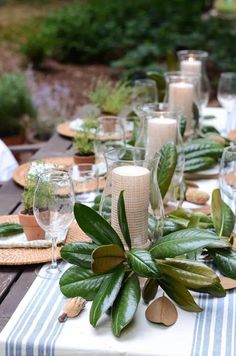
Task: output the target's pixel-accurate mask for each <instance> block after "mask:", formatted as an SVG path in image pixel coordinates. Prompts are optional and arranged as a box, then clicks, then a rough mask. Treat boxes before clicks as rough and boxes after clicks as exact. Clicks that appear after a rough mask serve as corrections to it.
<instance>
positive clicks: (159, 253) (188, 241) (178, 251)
mask: <svg viewBox="0 0 236 356" xmlns="http://www.w3.org/2000/svg"><path fill="white" fill-rule="evenodd" d="M230 246H231V245H230V243H229V242H228V241H225V239H220V238H219V237H218V236H217V235H216V234H215V233H214V232H211V231H207V230H203V229H185V230H179V231H176V232H173V233H171V234H169V235H166V236H164V237H161V238H160V239H159V240H158V242H156V243H155V244H154V245H153V246H152V247H151V249H150V252H151V255H152V256H153V257H154V258H159V259H164V258H168V257H176V256H180V255H183V254H185V253H189V252H192V251H195V250H197V249H199V248H203V247H209V248H229V247H230Z"/></svg>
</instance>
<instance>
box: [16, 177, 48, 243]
mask: <svg viewBox="0 0 236 356" xmlns="http://www.w3.org/2000/svg"><path fill="white" fill-rule="evenodd" d="M35 186H36V178H35V177H28V180H27V185H26V187H25V189H24V192H23V194H22V200H23V206H24V210H22V211H21V212H20V213H19V221H20V224H21V225H22V226H23V230H24V233H25V235H26V238H27V240H29V241H31V240H43V239H44V238H45V232H44V230H43V229H42V228H41V227H40V226H39V225H38V223H37V221H36V219H35V217H34V213H33V197H34V190H35ZM42 194H47V190H46V189H45V191H44V192H43V193H42Z"/></svg>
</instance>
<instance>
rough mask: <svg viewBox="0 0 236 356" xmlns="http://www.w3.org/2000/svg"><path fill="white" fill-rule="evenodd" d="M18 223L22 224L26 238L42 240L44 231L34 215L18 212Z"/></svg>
mask: <svg viewBox="0 0 236 356" xmlns="http://www.w3.org/2000/svg"><path fill="white" fill-rule="evenodd" d="M18 216H19V221H20V224H21V225H22V226H23V229H24V233H25V236H26V238H27V240H29V241H32V240H44V239H45V232H44V230H43V229H42V228H41V227H40V226H39V225H38V223H37V221H36V219H35V217H34V215H29V214H24V213H23V212H20V213H19V214H18Z"/></svg>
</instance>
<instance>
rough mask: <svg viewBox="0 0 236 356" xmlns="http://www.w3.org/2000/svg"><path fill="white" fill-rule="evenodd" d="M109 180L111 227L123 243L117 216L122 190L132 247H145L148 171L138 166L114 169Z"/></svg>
mask: <svg viewBox="0 0 236 356" xmlns="http://www.w3.org/2000/svg"><path fill="white" fill-rule="evenodd" d="M111 179H112V206H111V225H112V226H113V228H114V229H115V230H116V231H117V233H118V234H119V236H120V237H121V238H122V240H123V241H124V239H123V237H122V233H121V231H120V227H119V222H118V216H117V203H118V199H119V195H120V192H121V191H122V190H124V200H125V209H126V215H127V221H128V226H129V232H130V238H131V241H132V246H133V247H139V248H140V247H147V245H148V206H149V191H150V171H149V170H148V169H147V168H145V167H140V166H121V167H116V168H114V169H113V170H112V172H111Z"/></svg>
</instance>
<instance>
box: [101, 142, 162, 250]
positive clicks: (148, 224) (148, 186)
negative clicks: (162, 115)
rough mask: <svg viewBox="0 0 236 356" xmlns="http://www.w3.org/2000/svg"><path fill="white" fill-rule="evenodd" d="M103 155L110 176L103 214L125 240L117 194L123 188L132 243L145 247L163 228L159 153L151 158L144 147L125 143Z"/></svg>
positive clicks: (102, 204) (157, 236) (102, 208)
mask: <svg viewBox="0 0 236 356" xmlns="http://www.w3.org/2000/svg"><path fill="white" fill-rule="evenodd" d="M104 156H105V160H106V164H107V180H106V186H105V189H104V191H103V194H102V199H101V203H100V209H99V210H100V214H101V215H102V216H103V217H104V218H105V219H106V220H108V221H109V222H110V223H111V225H112V226H113V227H114V229H115V230H116V231H117V233H118V234H119V236H120V237H121V238H122V240H123V242H124V239H123V237H122V234H121V231H120V228H119V224H118V215H117V204H118V197H119V194H120V192H121V191H124V200H125V209H126V215H127V220H128V226H129V231H130V237H131V241H132V246H133V247H135V248H146V247H148V246H149V245H150V244H151V243H152V242H154V241H156V240H157V239H158V238H159V237H160V236H161V235H162V232H163V218H164V208H163V202H162V198H161V195H160V191H159V187H158V183H157V176H156V169H157V164H158V161H159V155H158V154H157V155H156V156H155V158H153V159H151V160H148V159H146V158H145V149H144V148H133V147H132V148H130V147H122V148H119V149H112V150H108V151H106V152H105V154H104Z"/></svg>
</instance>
